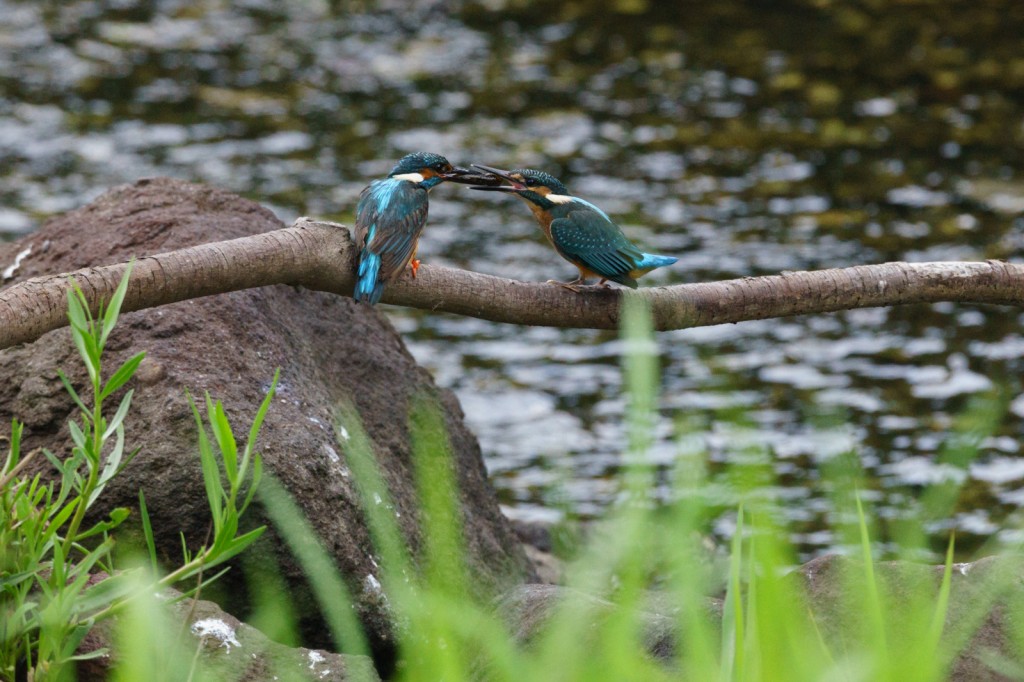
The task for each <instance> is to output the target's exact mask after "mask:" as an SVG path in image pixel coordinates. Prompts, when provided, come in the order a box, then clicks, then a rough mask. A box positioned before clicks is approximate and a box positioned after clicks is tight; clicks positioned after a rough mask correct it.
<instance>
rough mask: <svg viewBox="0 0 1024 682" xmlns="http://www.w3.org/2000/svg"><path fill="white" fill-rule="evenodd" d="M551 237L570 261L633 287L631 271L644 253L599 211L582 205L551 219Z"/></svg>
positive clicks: (634, 281)
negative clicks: (566, 213)
mask: <svg viewBox="0 0 1024 682" xmlns="http://www.w3.org/2000/svg"><path fill="white" fill-rule="evenodd" d="M551 241H552V242H553V243H554V245H555V248H556V249H558V252H559V253H560V254H561V255H562V257H563V258H565V259H566V260H568V261H570V262H571V263H573V264H575V265H577V266H579V267H581V268H583V269H585V270H589V271H590V272H593V273H594V274H596V275H598V276H600V277H603V278H604V279H610V280H611V281H613V282H618V283H619V284H624V285H626V286H628V287H633V288H636V280H635V279H634V278H633V276H632V275H631V273H633V271H635V270H637V268H638V267H639V265H640V263H641V262H643V260H644V254H643V252H641V251H640V249H639V248H637V246H636V245H635V244H633V242H631V241H629V240H628V239H626V235H624V234H622V230H621V229H619V226H618V225H616V224H615V223H613V222H612V221H611V220H609V219H608V217H607V216H605V215H604V214H603V213H601V212H600V211H596V210H594V209H592V208H590V207H589V206H583V207H582V208H579V209H576V210H572V211H570V212H569V213H568V215H566V216H565V217H562V218H558V219H556V220H553V221H552V222H551Z"/></svg>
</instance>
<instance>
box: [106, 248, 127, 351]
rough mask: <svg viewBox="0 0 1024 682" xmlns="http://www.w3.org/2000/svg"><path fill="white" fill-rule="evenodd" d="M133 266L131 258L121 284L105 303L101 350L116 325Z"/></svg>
mask: <svg viewBox="0 0 1024 682" xmlns="http://www.w3.org/2000/svg"><path fill="white" fill-rule="evenodd" d="M134 266H135V259H134V258H132V259H131V260H130V261H128V266H127V267H126V268H125V271H124V275H123V276H122V277H121V282H120V283H119V284H118V285H117V289H116V290H115V291H114V295H113V296H111V298H110V302H109V303H107V310H106V312H105V313H104V315H103V332H102V333H101V334H100V347H101V348H102V347H103V346H105V345H106V344H107V337H108V336H109V335H110V332H111V330H113V328H114V325H116V324H117V316H118V315H119V314H120V313H121V304H122V303H124V296H125V293H127V291H128V280H129V279H131V276H132V268H133V267H134Z"/></svg>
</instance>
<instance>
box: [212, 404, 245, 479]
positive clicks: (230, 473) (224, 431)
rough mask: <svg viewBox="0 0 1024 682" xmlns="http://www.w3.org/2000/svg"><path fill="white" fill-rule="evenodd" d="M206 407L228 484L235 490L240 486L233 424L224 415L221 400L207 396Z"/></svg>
mask: <svg viewBox="0 0 1024 682" xmlns="http://www.w3.org/2000/svg"><path fill="white" fill-rule="evenodd" d="M206 407H207V413H208V414H209V418H210V428H211V429H213V437H214V438H215V439H216V440H217V446H218V447H219V448H220V454H221V459H223V460H224V473H225V474H226V475H227V478H228V483H230V485H231V487H232V489H234V488H236V487H237V485H238V444H237V443H236V442H235V435H234V434H233V433H231V424H230V423H229V422H228V416H227V414H225V413H224V405H222V404H221V402H220V401H219V400H218V401H216V402H213V401H211V400H210V397H209V396H207V397H206Z"/></svg>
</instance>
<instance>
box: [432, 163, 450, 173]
mask: <svg viewBox="0 0 1024 682" xmlns="http://www.w3.org/2000/svg"><path fill="white" fill-rule="evenodd" d="M434 170H436V171H446V170H448V164H446V163H442V162H440V161H438V162H437V163H435V164H434Z"/></svg>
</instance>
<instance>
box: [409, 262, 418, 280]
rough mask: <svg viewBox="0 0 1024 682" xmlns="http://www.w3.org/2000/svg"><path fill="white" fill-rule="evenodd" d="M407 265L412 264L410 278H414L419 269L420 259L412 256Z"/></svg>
mask: <svg viewBox="0 0 1024 682" xmlns="http://www.w3.org/2000/svg"><path fill="white" fill-rule="evenodd" d="M409 265H410V266H412V278H413V279H416V273H417V272H418V271H419V269H420V261H419V259H418V258H413V259H412V262H410V263H409Z"/></svg>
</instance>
